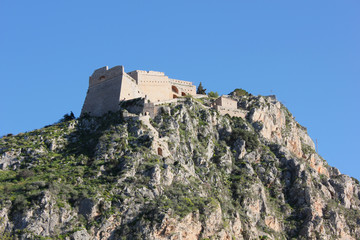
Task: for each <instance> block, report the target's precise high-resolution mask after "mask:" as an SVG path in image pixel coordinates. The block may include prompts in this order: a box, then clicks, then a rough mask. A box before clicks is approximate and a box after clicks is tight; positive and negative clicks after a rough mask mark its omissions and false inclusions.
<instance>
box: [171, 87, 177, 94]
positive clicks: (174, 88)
mask: <svg viewBox="0 0 360 240" xmlns="http://www.w3.org/2000/svg"><path fill="white" fill-rule="evenodd" d="M171 90H172V91H173V92H175V93H177V94H179V89H178V88H177V87H175V86H171Z"/></svg>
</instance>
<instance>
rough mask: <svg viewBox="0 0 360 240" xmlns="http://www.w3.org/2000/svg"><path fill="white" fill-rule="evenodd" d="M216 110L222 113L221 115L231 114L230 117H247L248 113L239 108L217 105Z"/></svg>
mask: <svg viewBox="0 0 360 240" xmlns="http://www.w3.org/2000/svg"><path fill="white" fill-rule="evenodd" d="M216 110H217V111H218V112H219V113H220V115H225V114H229V115H230V117H241V118H243V119H245V116H246V113H245V112H243V111H241V110H239V109H229V108H225V107H221V106H216Z"/></svg>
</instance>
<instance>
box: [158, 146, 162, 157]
mask: <svg viewBox="0 0 360 240" xmlns="http://www.w3.org/2000/svg"><path fill="white" fill-rule="evenodd" d="M157 150H158V151H157V152H158V155H159V156H163V154H162V149H161V148H158V149H157Z"/></svg>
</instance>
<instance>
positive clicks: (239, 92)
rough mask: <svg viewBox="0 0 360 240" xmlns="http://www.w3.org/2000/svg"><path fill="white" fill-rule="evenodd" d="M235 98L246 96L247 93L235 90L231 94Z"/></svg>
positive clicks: (242, 90) (240, 89) (239, 89)
mask: <svg viewBox="0 0 360 240" xmlns="http://www.w3.org/2000/svg"><path fill="white" fill-rule="evenodd" d="M232 93H233V94H234V95H235V96H239V97H240V96H247V95H249V93H248V92H247V91H245V90H244V89H242V88H237V89H235V90H234V91H233V92H232Z"/></svg>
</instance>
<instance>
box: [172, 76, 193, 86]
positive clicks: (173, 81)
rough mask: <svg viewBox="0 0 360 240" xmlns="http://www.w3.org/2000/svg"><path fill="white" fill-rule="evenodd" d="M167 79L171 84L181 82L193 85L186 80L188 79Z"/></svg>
mask: <svg viewBox="0 0 360 240" xmlns="http://www.w3.org/2000/svg"><path fill="white" fill-rule="evenodd" d="M169 80H170V82H171V83H172V84H182V85H187V86H192V85H193V83H192V82H188V81H184V80H178V79H171V78H169Z"/></svg>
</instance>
